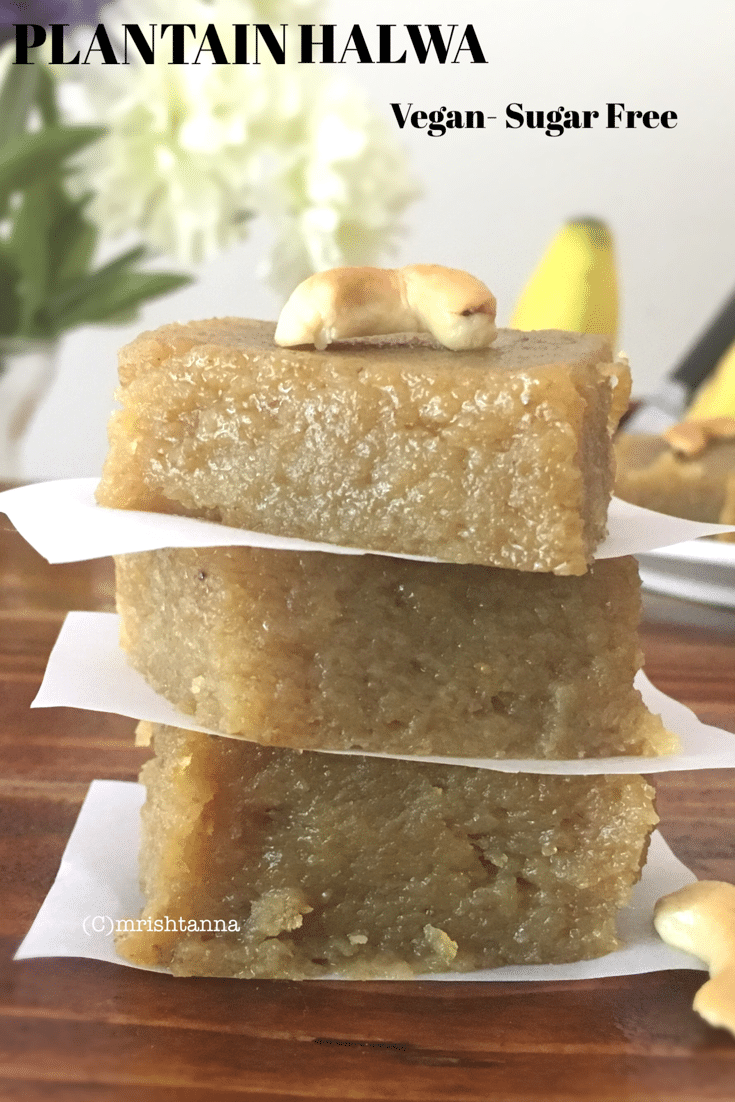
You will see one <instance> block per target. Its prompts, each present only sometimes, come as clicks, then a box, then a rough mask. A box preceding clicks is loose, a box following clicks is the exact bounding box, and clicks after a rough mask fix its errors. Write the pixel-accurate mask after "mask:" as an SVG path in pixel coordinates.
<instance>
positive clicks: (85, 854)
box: [15, 781, 704, 981]
mask: <svg viewBox="0 0 735 1102" xmlns="http://www.w3.org/2000/svg"><path fill="white" fill-rule="evenodd" d="M144 798H145V790H144V789H143V788H142V786H141V785H137V784H131V783H127V782H124V781H93V782H92V785H91V786H90V789H89V792H88V794H87V798H86V800H85V801H84V804H83V806H82V809H81V811H80V813H79V818H78V819H77V822H76V825H75V827H74V830H73V831H72V834H71V837H70V839H69V843H68V845H67V847H66V850H65V852H64V856H63V858H62V861H61V867H60V869H59V872H58V875H57V877H56V880H55V882H54V884H53V887H52V888H51V891H50V892H49V894H48V895H47V896H46V899H45V900H44V902H43V904H42V906H41V909H40V911H39V912H38V915H37V916H36V920H35V922H34V923H33V925H32V927H31V929H30V930H29V932H28V934H27V935H26V937H25V939H24V941H23V943H22V945H21V946H20V948H19V949H18V952H17V953H16V955H15V959H16V960H26V959H28V958H31V957H87V958H89V959H92V960H104V961H111V962H112V963H114V964H123V965H126V966H128V967H134V966H133V965H129V964H128V962H127V961H125V960H123V959H122V958H121V957H119V956H118V955H117V953H116V952H115V945H114V941H113V938H112V931H113V930H114V928H115V924H116V923H117V922H118V920H120V919H125V918H137V916H138V914H139V912H140V909H141V907H142V904H143V900H142V897H141V895H140V892H139V889H138V864H137V854H138V846H139V828H138V824H139V815H140V808H141V805H142V803H143V800H144ZM695 879H696V877H694V876H693V875H692V873H691V872H689V870H688V869H687V868H685V866H684V865H682V863H681V862H680V861H679V860H678V859H677V858H676V857H675V856H674V855H673V853H672V852H671V850H670V849H669V847H668V846H667V844H666V842H665V841H664V839H663V838H662V837H661V835H660V834H658V832H656V833H654V835H653V837H652V839H651V846H650V850H649V855H648V862H647V864H646V866H645V868H644V870H643V876H642V878H641V881H640V883H638V884H637V885H636V887H635V888H634V890H633V897H632V900H631V903H630V905H629V906H628V907H627V908H626V909H625V910H624V911H623V912H622V913H621V915H620V917H619V920H618V931H619V934H620V938H621V940H622V942H623V943H624V944H623V947H622V948H621V949H619V950H618V951H617V952H614V953H609V954H608V955H607V956H604V957H599V958H598V959H597V960H589V961H578V962H576V963H574V964H550V965H524V966H509V967H505V968H495V969H485V970H482V971H477V972H462V973H454V972H447V973H444V974H442V975H431V976H424V977H417V978H422V979H429V980H481V981H490V980H575V979H597V978H599V977H603V976H626V975H637V974H639V973H642V972H657V971H662V970H666V969H670V968H691V969H703V968H704V965H703V964H702V963H701V962H700V961H698V960H697V959H696V958H695V957H691V956H689V955H688V954H686V953H682V952H679V951H678V950H676V949H671V948H669V947H668V946H667V945H665V944H664V942H662V941H661V940H660V939H659V937H658V935H657V934H656V932H655V930H654V929H653V924H652V915H653V907H654V904H655V902H656V900H657V899H659V898H660V897H661V896H662V895H666V894H667V893H668V892H673V891H676V890H677V889H678V888H681V887H684V885H685V884H690V883H692V882H693V881H694V880H695ZM169 917H170V918H174V919H177V918H178V916H174V915H171V916H169ZM151 971H156V969H151ZM159 971H160V970H159Z"/></svg>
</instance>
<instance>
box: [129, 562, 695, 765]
mask: <svg viewBox="0 0 735 1102" xmlns="http://www.w3.org/2000/svg"><path fill="white" fill-rule="evenodd" d="M116 568H117V601H118V610H119V613H120V617H121V642H122V645H123V648H124V650H125V651H126V652H127V655H128V658H129V660H130V662H131V663H132V665H133V666H134V667H135V668H136V669H137V670H139V671H140V672H141V673H142V674H143V675H144V677H145V678H146V679H147V681H148V682H149V683H150V684H151V685H152V686H153V687H154V688H155V689H157V690H158V691H159V692H161V693H163V695H164V696H166V697H167V698H168V699H169V700H170V701H171V702H172V703H173V704H175V705H176V706H177V707H178V708H179V709H181V710H182V711H184V712H186V713H188V714H190V715H192V716H194V717H195V719H196V721H197V722H198V723H199V724H200V725H201V726H203V727H206V728H210V729H213V730H216V731H221V732H223V733H226V734H229V735H236V736H239V737H241V738H246V739H251V740H254V741H256V742H261V743H265V744H270V745H274V746H287V747H292V748H295V749H322V748H324V749H332V750H355V751H367V752H377V753H394V754H400V755H442V756H446V757H470V758H472V757H479V758H497V757H535V758H577V757H600V756H603V757H604V756H607V755H615V754H641V755H652V754H659V753H665V752H667V751H671V750H673V749H674V742H675V740H674V738H673V736H672V735H670V734H669V733H668V732H667V731H666V730H665V729H664V727H663V725H662V723H661V720H660V719H659V717H658V716H653V715H652V714H651V713H650V712H649V711H648V710H647V708H646V707H645V705H644V703H643V701H642V699H641V696H640V693H639V692H638V690H637V689H635V688H634V686H633V679H634V677H635V674H636V672H637V670H638V668H639V666H640V662H641V654H640V650H639V646H638V642H637V638H636V629H637V625H638V618H639V613H640V594H639V588H640V587H639V580H638V571H637V567H636V564H635V561H634V560H633V559H632V558H623V559H607V560H602V561H600V562H598V563H595V564H594V566H593V567H592V568H591V569H590V570H589V571H588V572H587V573H586V574H584V575H582V576H580V577H559V576H557V575H554V574H534V573H524V572H521V571H514V570H503V569H501V568H498V567H486V566H476V565H458V564H453V563H425V562H414V561H410V560H407V559H398V558H393V557H383V556H377V555H362V556H348V555H337V554H330V553H324V552H306V553H299V552H293V551H275V550H270V549H262V548H240V547H226V548H191V549H167V550H160V551H150V552H143V553H138V554H131V555H124V556H119V557H118V558H117V560H116Z"/></svg>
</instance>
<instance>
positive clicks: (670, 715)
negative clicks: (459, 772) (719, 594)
mask: <svg viewBox="0 0 735 1102" xmlns="http://www.w3.org/2000/svg"><path fill="white" fill-rule="evenodd" d="M636 684H637V686H638V688H639V690H640V692H641V694H642V696H643V699H644V700H645V702H646V704H647V705H648V707H649V709H650V710H651V711H652V712H655V713H656V714H657V715H660V716H661V717H662V719H663V722H664V726H665V727H666V728H667V729H668V730H669V731H673V732H674V733H675V734H677V735H679V738H680V741H681V752H680V753H678V754H670V755H666V756H665V757H651V758H641V757H632V756H628V757H613V758H572V759H568V760H560V761H540V760H538V759H535V758H480V759H477V758H443V757H412V758H410V759H409V760H411V761H433V762H442V763H444V764H446V765H464V766H468V767H470V768H477V769H495V770H499V771H500V772H504V773H521V772H522V773H546V774H548V773H565V774H570V773H572V774H579V775H581V774H584V775H591V774H599V773H664V772H670V771H672V770H682V769H721V768H735V735H731V734H730V733H729V732H727V731H721V730H719V728H717V727H709V726H707V725H706V724H704V723H700V721H699V720H698V719H697V717H696V716H695V715H694V713H693V712H692V711H690V710H689V708H687V707H685V706H684V705H683V704H679V703H678V701H676V700H672V699H671V697H668V696H666V695H665V693H662V692H660V691H659V690H658V689H656V688H655V687H654V686H653V685H652V684H651V682H650V681H649V680H648V679H647V678H646V676H645V675H644V674H642V673H640V674H639V675H638V678H637V680H636ZM31 707H33V708H54V707H66V708H82V709H84V710H86V711H92V712H115V713H116V714H117V715H123V716H129V717H130V718H132V719H146V720H149V721H150V722H151V723H164V724H167V725H168V726H170V727H183V728H185V729H186V730H189V731H204V732H206V733H208V734H220V733H221V732H218V731H214V730H211V729H210V728H207V727H202V726H201V725H200V724H198V723H197V722H196V721H195V720H193V719H192V717H191V716H189V715H186V714H185V713H184V712H180V711H178V709H176V708H175V707H174V706H173V704H170V703H169V702H168V701H167V700H166V699H165V698H164V697H162V696H161V695H160V694H159V693H157V692H155V690H153V689H152V688H151V687H150V685H148V684H147V682H146V681H145V680H144V678H143V677H142V676H141V675H140V674H139V673H137V672H136V671H135V670H134V669H133V668H132V666H130V665H129V664H128V662H127V660H126V658H125V654H124V653H123V651H122V650H121V649H120V646H119V644H118V617H117V616H116V615H115V614H114V613H110V612H70V613H69V614H68V616H67V617H66V620H65V621H64V624H63V626H62V629H61V632H60V634H59V638H58V640H57V642H56V645H55V646H54V649H53V651H52V652H51V656H50V658H49V661H48V665H47V667H46V673H45V675H44V679H43V682H42V684H41V687H40V689H39V691H38V694H37V696H36V698H35V700H34V701H33V704H32V705H31ZM319 752H320V753H329V751H319ZM340 753H341V754H342V753H346V754H348V753H350V751H340ZM355 753H356V754H359V756H362V757H399V755H396V754H365V753H364V751H359V752H357V751H355Z"/></svg>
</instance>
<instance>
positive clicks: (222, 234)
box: [74, 0, 415, 290]
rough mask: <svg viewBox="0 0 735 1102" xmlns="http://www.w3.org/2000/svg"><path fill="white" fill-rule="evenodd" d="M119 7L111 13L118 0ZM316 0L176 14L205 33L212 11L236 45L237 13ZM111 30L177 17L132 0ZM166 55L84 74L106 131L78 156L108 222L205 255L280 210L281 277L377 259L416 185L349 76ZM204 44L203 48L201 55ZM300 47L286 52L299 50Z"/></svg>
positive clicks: (227, 46) (262, 16)
mask: <svg viewBox="0 0 735 1102" xmlns="http://www.w3.org/2000/svg"><path fill="white" fill-rule="evenodd" d="M113 10H114V17H113V16H112V12H113ZM317 10H318V4H316V3H315V2H314V0H288V2H285V0H213V2H211V3H210V2H207V0H187V5H186V10H185V13H184V12H183V11H182V12H181V13H178V12H177V19H178V18H181V19H182V20H183V19H184V14H185V16H186V19H185V21H186V22H187V23H194V24H195V25H196V27H197V38H198V40H201V35H202V34H203V32H204V28H205V27H206V26H207V24H210V23H211V24H214V26H215V27H216V29H217V32H218V34H219V37H220V39H221V41H222V45H223V48H224V50H225V52H226V54H227V57H228V58H230V59H231V58H233V57H234V30H233V29H232V25H233V24H236V23H250V24H253V23H258V22H260V23H270V24H271V25H273V26H274V27H278V26H279V25H280V24H282V23H285V24H287V25H288V33H289V34H290V35H292V36H297V35H298V24H299V23H300V22H301V23H305V22H306V23H308V22H318V15H317ZM103 19H106V20H107V21H106V26H107V27H108V30H110V31H112V30H113V29H114V28H115V27H122V24H123V23H125V22H129V23H138V24H139V25H141V26H147V25H149V24H150V23H158V24H159V25H160V24H161V23H165V22H167V21H168V20H169V19H170V7H169V5H168V4H167V3H165V2H164V0H127V2H123V3H116V4H115V5H114V9H112V8H109V9H107V13H105V12H103ZM191 41H192V42H193V39H192V40H191ZM157 50H158V55H157V58H156V64H154V65H145V64H143V63H142V62H140V61H138V62H137V63H136V61H135V58H134V55H133V54H132V53H131V55H130V61H131V63H130V64H128V65H125V66H122V65H119V66H112V65H105V66H99V65H95V66H90V67H89V68H88V69H87V70H85V69H84V67H81V66H80V69H82V72H81V73H80V72H79V71H77V73H76V74H74V75H75V76H76V77H77V79H81V80H82V81H83V82H84V84H85V86H86V93H87V96H88V99H89V102H90V104H91V105H92V113H93V115H94V116H96V118H97V119H99V121H101V122H102V123H103V124H104V125H105V127H106V129H107V134H106V136H105V137H104V138H103V139H102V140H101V141H100V142H99V143H96V144H95V145H94V146H92V147H90V148H89V149H88V150H86V151H85V153H84V154H83V156H82V157H81V158H80V165H81V169H80V172H81V177H80V187H84V188H89V189H90V190H91V191H92V192H93V193H94V199H93V201H92V204H91V207H90V213H91V214H92V217H93V218H94V219H95V220H96V221H97V223H98V224H99V226H100V229H101V231H102V232H103V233H104V234H108V235H111V236H116V235H121V234H126V233H129V232H130V231H131V230H133V231H135V232H137V233H138V235H140V236H141V237H142V238H143V240H144V241H145V242H146V243H147V244H149V245H150V246H152V247H153V248H154V249H156V250H157V251H159V252H163V253H166V254H168V255H170V256H173V257H176V258H177V259H178V260H179V261H183V262H192V261H199V260H202V259H204V258H207V257H209V256H211V255H212V254H213V253H215V252H216V251H217V250H219V249H221V248H222V247H223V246H226V245H228V244H230V243H232V242H233V241H235V240H237V239H240V238H242V237H244V236H245V235H246V233H247V229H248V221H249V219H250V218H251V217H252V216H255V215H259V214H260V215H264V216H266V217H270V218H272V219H274V220H275V222H276V228H277V238H276V245H275V249H274V255H273V258H272V260H271V262H270V264H269V271H270V274H271V277H272V278H273V279H274V280H275V281H276V282H277V284H278V285H279V287H280V288H281V289H283V290H291V289H292V288H293V286H294V285H295V284H296V283H297V282H298V281H299V279H301V278H303V277H304V275H308V274H310V272H312V271H314V270H316V269H318V268H323V267H329V266H333V265H334V264H340V263H364V262H365V261H367V260H374V259H376V258H377V256H378V255H379V252H380V250H381V249H383V248H384V247H385V246H386V245H387V244H390V242H391V241H392V239H393V238H394V236H395V233H396V230H397V223H398V218H399V216H400V214H401V212H402V211H403V209H404V208H405V206H406V204H407V203H408V201H409V200H410V199H411V198H412V197H413V195H414V194H415V189H414V187H413V186H412V185H411V184H410V183H409V175H408V170H407V166H406V163H405V160H404V158H403V156H402V155H401V154H400V152H399V151H398V149H397V148H395V147H394V146H393V145H392V144H391V143H389V141H388V139H387V134H386V133H384V130H383V127H382V125H381V124H380V123H379V121H378V120H377V119H376V117H375V115H374V114H373V113H372V112H371V110H370V109H369V108H368V107H367V105H366V104H365V102H364V101H363V100H362V99H361V98H360V97H359V96H358V95H356V94H355V92H354V91H353V90H352V89H350V88H345V87H344V86H342V85H340V86H339V87H338V86H337V85H335V84H333V83H331V80H330V79H329V78H328V77H327V75H326V74H325V72H324V70H323V69H322V67H320V66H309V65H299V64H297V60H298V42H297V40H296V38H295V37H294V38H293V40H292V41H291V42H290V49H288V50H287V64H286V65H275V64H270V63H268V62H264V63H263V64H261V65H232V64H229V65H214V64H209V63H207V61H204V62H203V63H201V64H197V65H193V64H187V65H169V64H167V61H166V57H165V54H164V51H163V50H162V43H158V45H157ZM202 56H203V57H205V56H207V55H202ZM289 59H290V63H289Z"/></svg>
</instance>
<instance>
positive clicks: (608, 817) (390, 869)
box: [117, 728, 656, 979]
mask: <svg viewBox="0 0 735 1102" xmlns="http://www.w3.org/2000/svg"><path fill="white" fill-rule="evenodd" d="M154 745H155V750H156V757H155V758H154V759H153V760H152V761H151V762H149V763H148V764H147V765H146V766H145V767H144V770H143V774H142V780H143V781H144V782H145V784H146V785H147V789H148V799H147V803H146V805H145V808H144V812H143V829H144V839H143V848H142V857H141V864H142V882H143V887H144V892H145V896H146V899H147V902H146V906H145V909H144V911H143V914H142V916H141V919H140V920H139V921H138V930H137V931H135V932H129V933H125V934H123V935H122V936H120V937H119V938H118V941H117V947H118V950H119V951H120V952H121V953H122V955H123V956H125V957H126V958H127V959H129V960H131V961H132V962H134V963H136V964H141V965H154V966H155V965H163V966H166V967H168V968H170V969H171V970H172V971H173V972H174V973H176V974H177V975H187V976H188V975H203V976H234V977H242V978H247V977H272V978H278V977H283V978H291V979H299V978H306V977H314V976H323V975H329V974H332V973H337V974H340V975H346V976H352V977H355V978H380V977H396V978H400V977H410V976H411V975H414V974H420V973H426V972H439V971H466V970H469V969H473V968H479V967H492V966H496V965H501V964H507V963H543V962H554V961H570V960H578V959H583V958H589V957H594V956H599V955H601V954H603V953H606V952H609V951H610V950H611V949H613V948H615V947H616V945H617V939H616V935H615V915H616V913H617V912H618V910H619V909H620V908H621V907H622V906H624V905H625V903H626V902H627V900H628V898H629V893H630V889H631V886H632V885H633V884H634V883H635V882H636V881H637V879H638V877H639V875H640V869H641V866H642V863H643V861H644V858H645V852H646V848H647V842H648V837H649V833H650V830H651V829H652V827H653V825H654V824H655V822H656V814H655V811H654V808H653V799H652V798H653V790H652V789H651V788H650V787H649V785H648V784H646V782H645V781H644V780H643V779H642V778H641V777H635V776H633V777H631V776H626V777H619V776H602V777H540V776H533V775H528V774H526V775H524V774H519V775H507V774H498V773H492V772H490V771H487V770H475V769H467V768H463V767H456V766H455V767H452V766H439V765H430V764H423V763H418V762H394V761H390V762H388V761H384V760H379V759H370V758H357V759H355V758H344V757H340V756H338V755H337V756H335V755H330V754H318V753H309V752H305V753H302V754H300V753H297V752H292V751H287V750H274V749H270V748H265V747H260V746H256V745H254V744H250V743H245V742H237V741H235V740H232V739H225V738H219V737H217V736H209V735H204V734H201V733H198V732H187V731H182V730H179V729H178V728H154ZM166 918H168V920H169V931H168V932H166V928H165V927H166V922H165V920H166ZM136 920H137V916H131V922H132V921H136ZM180 920H183V924H184V926H185V927H188V924H189V923H190V922H191V923H196V924H197V927H196V928H195V929H194V930H192V931H190V930H189V929H188V928H187V929H186V931H185V932H181V931H180V929H178V928H177V929H176V930H175V931H174V930H171V928H170V926H171V924H173V925H174V926H176V927H179V926H180V925H181V921H180ZM216 920H221V921H222V922H224V923H227V924H230V923H232V922H234V923H235V925H236V926H237V930H236V931H234V932H233V931H231V930H230V931H228V932H216V927H215V926H214V923H215V921H216ZM156 922H158V923H159V925H160V926H161V930H158V931H156V927H155V924H156ZM207 922H209V923H210V924H212V930H210V931H207V930H204V932H202V926H203V925H204V926H206V923H207ZM213 931H215V932H213Z"/></svg>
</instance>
